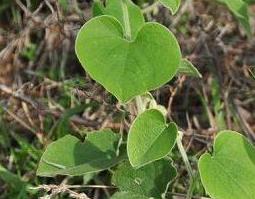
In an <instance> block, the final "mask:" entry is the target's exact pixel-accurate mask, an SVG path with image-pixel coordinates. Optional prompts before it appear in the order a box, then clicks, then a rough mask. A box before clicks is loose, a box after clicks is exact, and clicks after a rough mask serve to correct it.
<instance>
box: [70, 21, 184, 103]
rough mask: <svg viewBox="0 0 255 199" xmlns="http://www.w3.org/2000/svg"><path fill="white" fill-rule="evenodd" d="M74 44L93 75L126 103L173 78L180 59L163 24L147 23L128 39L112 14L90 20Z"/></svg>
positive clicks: (177, 49) (79, 56) (174, 44)
mask: <svg viewBox="0 0 255 199" xmlns="http://www.w3.org/2000/svg"><path fill="white" fill-rule="evenodd" d="M75 48H76V54H77V56H78V58H79V60H80V62H81V64H82V66H83V67H84V69H85V70H86V71H87V72H88V73H89V74H90V76H91V77H92V78H93V79H95V80H96V81H97V82H99V83H100V84H102V85H103V86H104V87H105V88H106V89H107V90H108V91H109V92H111V93H112V94H113V95H115V96H116V97H117V99H118V100H119V101H121V102H124V103H125V102H127V101H129V100H131V99H132V98H134V97H135V96H137V95H141V94H143V93H146V92H147V91H150V90H153V89H156V88H158V87H160V86H162V85H163V84H165V83H167V82H168V81H169V80H171V79H172V77H173V76H174V75H175V74H176V70H177V68H178V66H179V64H180V60H181V53H180V48H179V45H178V42H177V41H176V38H175V37H174V35H173V34H172V33H171V32H170V31H169V30H168V29H167V28H165V27H164V26H162V25H160V24H158V23H146V24H145V25H144V26H143V27H142V28H141V29H140V30H139V32H138V33H137V37H136V38H135V40H132V41H128V40H126V39H124V36H123V28H122V26H121V24H120V23H119V22H118V21H117V20H116V19H115V18H113V17H111V16H99V17H96V18H94V19H91V20H90V21H89V22H87V23H86V24H85V25H84V26H83V27H82V28H81V30H80V32H79V33H78V36H77V39H76V46H75ZM162 49H163V50H162Z"/></svg>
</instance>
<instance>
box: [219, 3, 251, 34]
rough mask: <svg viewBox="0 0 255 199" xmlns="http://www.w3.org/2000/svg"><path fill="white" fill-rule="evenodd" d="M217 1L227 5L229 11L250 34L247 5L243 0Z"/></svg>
mask: <svg viewBox="0 0 255 199" xmlns="http://www.w3.org/2000/svg"><path fill="white" fill-rule="evenodd" d="M218 1H219V2H221V3H223V4H225V5H227V7H228V8H229V9H230V11H231V12H232V13H233V14H234V15H235V17H236V18H237V19H238V20H239V22H240V23H241V24H242V26H243V27H244V29H245V30H246V32H247V33H248V34H249V35H251V26H250V22H249V15H248V5H247V3H246V2H245V1H243V0H218Z"/></svg>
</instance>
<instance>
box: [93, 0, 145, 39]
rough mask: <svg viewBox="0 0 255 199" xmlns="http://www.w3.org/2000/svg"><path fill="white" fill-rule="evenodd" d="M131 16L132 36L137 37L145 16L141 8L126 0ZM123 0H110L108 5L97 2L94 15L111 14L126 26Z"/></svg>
mask: <svg viewBox="0 0 255 199" xmlns="http://www.w3.org/2000/svg"><path fill="white" fill-rule="evenodd" d="M125 3H126V5H127V10H128V16H129V19H128V20H129V24H130V29H131V38H135V37H136V35H137V32H138V31H139V30H140V28H141V27H142V26H143V25H144V23H145V21H144V17H143V14H142V12H141V9H140V8H139V7H138V6H137V5H135V4H134V3H133V2H132V1H131V0H125ZM121 4H122V0H108V1H106V7H104V6H103V5H102V3H101V2H95V3H94V6H93V8H94V9H93V10H94V15H96V16H100V15H109V16H113V17H115V18H116V19H117V20H118V21H119V22H120V23H121V25H122V26H123V27H124V26H125V22H124V16H123V11H122V5H121Z"/></svg>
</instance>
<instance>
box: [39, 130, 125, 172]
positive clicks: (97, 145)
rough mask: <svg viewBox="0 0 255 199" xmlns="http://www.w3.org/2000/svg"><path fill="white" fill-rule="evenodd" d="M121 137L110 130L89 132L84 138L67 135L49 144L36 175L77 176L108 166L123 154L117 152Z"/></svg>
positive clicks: (119, 159) (118, 160)
mask: <svg viewBox="0 0 255 199" xmlns="http://www.w3.org/2000/svg"><path fill="white" fill-rule="evenodd" d="M119 138H120V137H119V135H118V134H114V133H113V132H112V131H110V130H105V131H101V132H95V133H90V134H89V135H88V136H87V138H86V140H85V142H81V141H80V140H79V139H77V138H76V137H74V136H71V135H67V136H65V137H63V138H61V139H59V140H57V141H55V142H53V143H51V144H50V145H49V146H48V147H47V149H46V151H45V152H44V154H43V156H42V158H41V161H40V163H39V167H38V170H37V175H39V176H55V175H71V176H77V175H83V174H85V173H92V172H98V171H101V170H105V169H108V168H109V167H111V166H114V165H115V164H117V163H118V162H120V161H121V160H123V158H124V155H123V154H121V155H119V156H117V155H116V148H117V144H118V141H119Z"/></svg>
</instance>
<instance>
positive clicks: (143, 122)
mask: <svg viewBox="0 0 255 199" xmlns="http://www.w3.org/2000/svg"><path fill="white" fill-rule="evenodd" d="M177 131H178V130H177V127H176V125H175V123H169V124H166V121H165V117H164V116H163V115H162V113H161V112H160V111H158V110H156V109H150V110H147V111H145V112H143V113H142V114H140V115H139V116H138V117H137V118H136V119H135V121H134V123H133V124H132V126H131V128H130V131H129V134H128V141H127V151H128V158H129V161H130V163H131V165H132V166H133V167H141V166H143V165H145V164H148V163H150V162H153V161H155V160H159V159H161V158H163V157H165V156H166V155H168V154H169V152H170V151H171V150H172V148H173V146H174V145H175V141H176V136H177Z"/></svg>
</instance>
